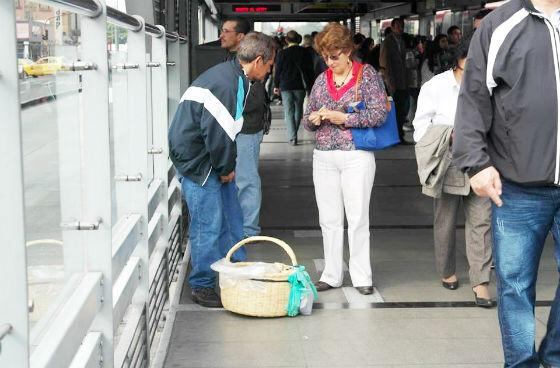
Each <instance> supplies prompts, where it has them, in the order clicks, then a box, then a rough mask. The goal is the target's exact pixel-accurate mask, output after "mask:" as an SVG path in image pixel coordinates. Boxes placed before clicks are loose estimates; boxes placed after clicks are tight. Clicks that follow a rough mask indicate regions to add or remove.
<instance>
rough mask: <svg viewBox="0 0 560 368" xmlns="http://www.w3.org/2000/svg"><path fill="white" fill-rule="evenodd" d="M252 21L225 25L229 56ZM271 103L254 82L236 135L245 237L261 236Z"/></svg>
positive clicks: (238, 20)
mask: <svg viewBox="0 0 560 368" xmlns="http://www.w3.org/2000/svg"><path fill="white" fill-rule="evenodd" d="M250 29H251V27H250V24H249V21H248V20H247V19H245V18H232V19H228V20H226V21H225V22H224V24H223V26H222V34H220V40H221V41H222V42H221V44H222V48H224V49H226V50H227V51H228V55H227V59H232V58H235V54H236V53H237V49H238V48H239V43H240V42H241V40H243V37H244V36H245V34H247V33H248V32H249V31H250ZM269 109H270V106H269V101H268V96H267V93H266V90H265V84H264V82H261V81H255V82H254V83H253V85H252V86H251V91H250V92H249V95H248V96H247V102H246V104H245V109H244V110H243V128H242V129H241V132H240V133H239V134H238V135H237V138H236V139H235V142H236V143H237V164H236V166H235V182H236V184H237V189H238V193H237V194H238V197H239V204H240V205H241V209H242V211H243V234H244V236H246V237H249V236H256V235H259V234H260V232H261V228H260V227H259V214H260V210H261V201H262V192H261V177H260V176H259V154H260V150H261V142H262V140H263V134H264V133H265V132H264V128H265V122H266V123H268V122H269V118H270V111H269Z"/></svg>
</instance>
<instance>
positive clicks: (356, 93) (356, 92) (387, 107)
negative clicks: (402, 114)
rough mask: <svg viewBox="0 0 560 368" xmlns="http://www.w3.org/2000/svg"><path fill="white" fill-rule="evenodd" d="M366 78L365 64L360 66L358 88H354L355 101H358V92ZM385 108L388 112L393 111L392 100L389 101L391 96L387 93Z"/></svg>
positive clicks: (357, 80)
mask: <svg viewBox="0 0 560 368" xmlns="http://www.w3.org/2000/svg"><path fill="white" fill-rule="evenodd" d="M363 76H364V64H362V65H360V69H359V70H358V75H357V77H356V78H357V79H356V86H355V87H354V101H358V92H359V91H360V84H361V82H362V77H363ZM385 108H386V109H387V112H390V111H391V100H390V99H389V95H387V92H385Z"/></svg>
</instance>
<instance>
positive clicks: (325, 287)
mask: <svg viewBox="0 0 560 368" xmlns="http://www.w3.org/2000/svg"><path fill="white" fill-rule="evenodd" d="M332 288H333V287H332V286H330V285H329V284H327V283H326V282H323V281H317V282H316V283H315V289H317V291H326V290H329V289H332Z"/></svg>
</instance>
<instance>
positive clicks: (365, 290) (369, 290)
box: [356, 286, 373, 295]
mask: <svg viewBox="0 0 560 368" xmlns="http://www.w3.org/2000/svg"><path fill="white" fill-rule="evenodd" d="M356 290H358V292H359V293H360V294H362V295H371V294H373V286H356Z"/></svg>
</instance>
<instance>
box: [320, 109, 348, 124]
mask: <svg viewBox="0 0 560 368" xmlns="http://www.w3.org/2000/svg"><path fill="white" fill-rule="evenodd" d="M319 114H320V115H321V120H323V121H327V122H329V123H331V124H335V125H344V123H346V120H347V119H348V114H346V113H344V112H341V111H333V110H326V109H325V110H322V111H319Z"/></svg>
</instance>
